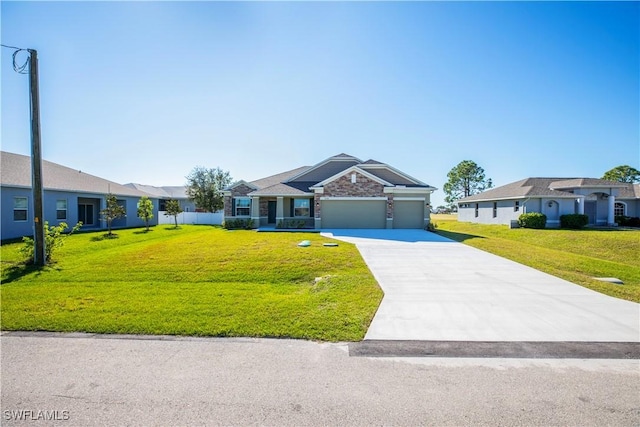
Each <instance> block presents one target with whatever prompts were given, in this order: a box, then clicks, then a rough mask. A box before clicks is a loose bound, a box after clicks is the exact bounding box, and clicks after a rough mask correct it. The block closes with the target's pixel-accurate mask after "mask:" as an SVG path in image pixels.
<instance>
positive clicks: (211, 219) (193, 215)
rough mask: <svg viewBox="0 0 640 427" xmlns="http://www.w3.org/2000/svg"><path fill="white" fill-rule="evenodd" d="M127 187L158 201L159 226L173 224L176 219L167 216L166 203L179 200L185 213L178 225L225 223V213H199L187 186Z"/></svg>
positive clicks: (179, 219) (179, 218)
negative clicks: (190, 198) (190, 197)
mask: <svg viewBox="0 0 640 427" xmlns="http://www.w3.org/2000/svg"><path fill="white" fill-rule="evenodd" d="M125 185H126V186H127V187H130V188H135V189H136V190H138V191H142V192H145V193H147V194H149V195H150V197H155V198H157V199H158V203H159V207H158V224H173V223H174V218H173V217H172V216H167V215H166V203H167V201H169V200H177V201H178V203H179V204H180V207H181V208H182V210H183V212H182V213H181V214H179V215H178V224H207V225H220V224H222V221H223V219H224V218H223V213H222V211H220V212H214V213H210V212H198V209H197V208H196V205H195V203H194V202H193V201H191V200H189V196H188V195H187V187H186V186H163V187H156V186H153V185H144V184H134V183H129V184H125Z"/></svg>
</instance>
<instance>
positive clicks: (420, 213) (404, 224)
mask: <svg viewBox="0 0 640 427" xmlns="http://www.w3.org/2000/svg"><path fill="white" fill-rule="evenodd" d="M423 227H424V202H423V201H419V200H411V201H396V202H395V206H394V208H393V228H423Z"/></svg>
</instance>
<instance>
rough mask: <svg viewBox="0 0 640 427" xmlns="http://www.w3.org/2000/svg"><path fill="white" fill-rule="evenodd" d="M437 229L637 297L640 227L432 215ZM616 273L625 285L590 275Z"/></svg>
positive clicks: (541, 267) (581, 282)
mask: <svg viewBox="0 0 640 427" xmlns="http://www.w3.org/2000/svg"><path fill="white" fill-rule="evenodd" d="M432 220H433V222H434V223H435V224H436V226H437V232H438V233H439V234H441V235H443V236H445V237H448V238H450V239H453V240H457V241H460V242H463V243H465V244H467V245H469V246H473V247H476V248H478V249H482V250H485V251H487V252H491V253H493V254H496V255H500V256H502V257H504V258H508V259H511V260H513V261H516V262H519V263H521V264H525V265H528V266H530V267H533V268H535V269H538V270H541V271H544V272H546V273H549V274H553V275H554V276H558V277H561V278H563V279H566V280H568V281H570V282H573V283H577V284H579V285H582V286H584V287H586V288H589V289H593V290H595V291H598V292H602V293H603V294H606V295H611V296H614V297H617V298H622V299H626V300H629V301H635V302H640V230H630V229H620V230H613V229H584V230H561V229H545V230H533V229H525V228H516V229H509V227H507V226H506V225H484V224H472V223H468V222H458V221H457V220H456V216H455V215H433V216H432ZM593 277H616V278H618V279H620V280H622V281H623V282H624V285H616V284H612V283H606V282H601V281H598V280H594V279H593Z"/></svg>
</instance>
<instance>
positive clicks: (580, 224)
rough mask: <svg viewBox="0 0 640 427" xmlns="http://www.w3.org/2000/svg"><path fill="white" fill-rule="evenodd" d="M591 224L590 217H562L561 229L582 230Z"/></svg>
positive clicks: (572, 215) (570, 215)
mask: <svg viewBox="0 0 640 427" xmlns="http://www.w3.org/2000/svg"><path fill="white" fill-rule="evenodd" d="M588 223H589V217H588V216H587V215H582V214H568V215H560V227H562V228H573V229H574V230H580V229H581V228H584V227H585V226H586V225H587V224H588Z"/></svg>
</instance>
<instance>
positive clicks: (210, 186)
mask: <svg viewBox="0 0 640 427" xmlns="http://www.w3.org/2000/svg"><path fill="white" fill-rule="evenodd" d="M229 184H231V175H229V172H226V171H223V170H222V169H220V168H215V169H207V168H203V167H201V166H196V167H195V168H194V169H193V170H192V171H191V173H190V174H189V175H187V196H189V199H190V200H192V201H193V202H194V203H195V204H196V207H198V208H200V209H202V210H204V211H206V212H217V211H219V210H221V209H222V208H223V207H224V196H223V194H222V190H224V189H225V188H226V187H227V186H229Z"/></svg>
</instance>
